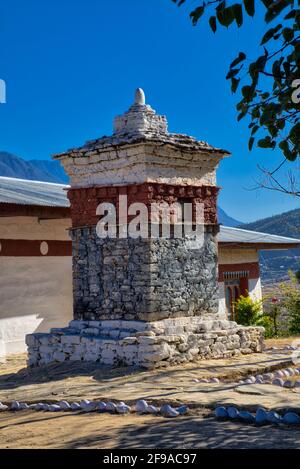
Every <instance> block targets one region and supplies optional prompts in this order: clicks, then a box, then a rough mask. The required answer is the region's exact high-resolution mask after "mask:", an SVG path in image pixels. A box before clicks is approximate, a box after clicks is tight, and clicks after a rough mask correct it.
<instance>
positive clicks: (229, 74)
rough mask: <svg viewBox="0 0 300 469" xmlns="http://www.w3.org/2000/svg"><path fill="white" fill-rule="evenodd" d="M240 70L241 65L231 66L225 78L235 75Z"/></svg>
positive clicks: (228, 78)
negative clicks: (238, 66)
mask: <svg viewBox="0 0 300 469" xmlns="http://www.w3.org/2000/svg"><path fill="white" fill-rule="evenodd" d="M240 70H241V67H240V68H231V69H230V70H229V72H228V73H227V75H226V80H230V78H232V77H235V76H236V75H237V74H238V73H239V71H240Z"/></svg>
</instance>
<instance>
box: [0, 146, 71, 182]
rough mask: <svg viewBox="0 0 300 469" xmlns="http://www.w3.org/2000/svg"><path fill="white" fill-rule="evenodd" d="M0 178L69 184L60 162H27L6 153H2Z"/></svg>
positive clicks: (0, 156) (0, 155)
mask: <svg viewBox="0 0 300 469" xmlns="http://www.w3.org/2000/svg"><path fill="white" fill-rule="evenodd" d="M0 176H6V177H14V178H18V179H28V180H30V181H45V182H54V183H55V182H56V183H61V184H66V183H68V177H67V175H66V173H65V172H64V170H63V168H62V167H61V165H60V163H59V162H58V161H48V160H29V161H25V160H24V159H23V158H20V157H19V156H16V155H13V154H12V153H8V152H6V151H0Z"/></svg>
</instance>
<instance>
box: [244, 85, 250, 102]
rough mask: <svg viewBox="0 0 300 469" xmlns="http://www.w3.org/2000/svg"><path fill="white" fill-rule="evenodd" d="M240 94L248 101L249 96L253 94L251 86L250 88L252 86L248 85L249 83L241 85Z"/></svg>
mask: <svg viewBox="0 0 300 469" xmlns="http://www.w3.org/2000/svg"><path fill="white" fill-rule="evenodd" d="M242 95H243V97H244V98H245V99H246V101H249V100H250V98H251V97H252V95H253V88H252V86H249V85H247V86H243V88H242Z"/></svg>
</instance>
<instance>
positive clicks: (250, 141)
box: [248, 137, 255, 151]
mask: <svg viewBox="0 0 300 469" xmlns="http://www.w3.org/2000/svg"><path fill="white" fill-rule="evenodd" d="M254 140H255V139H254V137H250V138H249V142H248V148H249V150H250V151H251V150H252V148H253V143H254Z"/></svg>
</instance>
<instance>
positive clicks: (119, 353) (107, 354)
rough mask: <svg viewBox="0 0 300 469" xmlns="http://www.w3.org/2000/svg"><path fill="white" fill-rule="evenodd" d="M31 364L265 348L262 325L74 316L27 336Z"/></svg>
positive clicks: (131, 361) (135, 361)
mask: <svg viewBox="0 0 300 469" xmlns="http://www.w3.org/2000/svg"><path fill="white" fill-rule="evenodd" d="M26 343H27V346H28V354H29V357H28V364H29V366H42V365H47V364H48V363H51V362H65V361H92V362H98V363H101V364H103V365H109V366H139V367H143V368H157V367H163V366H169V365H176V364H180V363H185V362H188V361H194V360H197V359H208V358H230V357H235V356H239V355H241V354H248V353H253V352H261V351H262V350H263V328H262V327H243V326H239V325H237V324H236V323H235V322H230V321H227V320H217V319H216V318H213V317H207V318H206V319H205V320H202V319H201V318H199V317H192V318H175V319H165V320H163V321H156V322H151V323H149V322H148V323H147V322H142V321H71V322H70V325H69V327H68V328H64V329H52V330H51V332H50V334H32V335H28V336H27V337H26Z"/></svg>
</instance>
